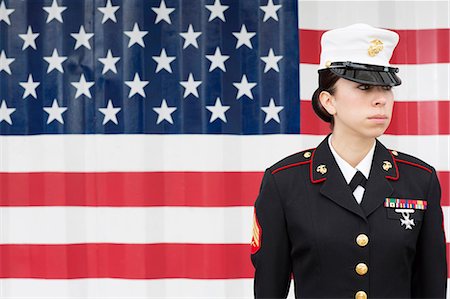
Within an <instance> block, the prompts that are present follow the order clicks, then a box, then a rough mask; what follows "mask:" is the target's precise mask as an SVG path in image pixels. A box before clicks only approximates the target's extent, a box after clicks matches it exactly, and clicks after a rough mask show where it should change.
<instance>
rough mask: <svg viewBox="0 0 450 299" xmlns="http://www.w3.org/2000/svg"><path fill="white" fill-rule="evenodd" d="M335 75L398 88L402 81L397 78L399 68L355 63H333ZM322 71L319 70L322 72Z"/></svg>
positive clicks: (363, 82) (362, 82) (355, 80)
mask: <svg viewBox="0 0 450 299" xmlns="http://www.w3.org/2000/svg"><path fill="white" fill-rule="evenodd" d="M327 69H329V70H330V71H332V72H333V73H334V74H336V75H337V76H339V77H342V78H345V79H347V80H350V81H353V82H357V83H361V84H368V85H379V86H397V85H400V84H401V83H402V80H400V78H399V77H398V76H397V74H396V73H398V68H393V67H384V66H379V65H370V64H360V63H353V62H348V61H347V62H333V63H332V64H331V65H330V67H329V68H327ZM320 71H321V70H319V72H320Z"/></svg>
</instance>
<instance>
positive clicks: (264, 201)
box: [251, 170, 291, 298]
mask: <svg viewBox="0 0 450 299" xmlns="http://www.w3.org/2000/svg"><path fill="white" fill-rule="evenodd" d="M254 225H256V226H258V228H256V231H255V228H254V230H253V233H254V238H255V237H256V239H257V244H253V243H254V242H253V241H252V256H251V259H252V263H253V266H254V267H255V280H254V294H255V298H286V297H287V295H288V292H289V285H290V281H291V259H290V243H289V237H288V233H287V228H286V219H285V216H284V210H283V205H282V202H281V198H280V194H279V192H278V189H277V186H276V183H275V180H274V177H273V175H272V174H271V173H270V171H268V170H267V171H266V172H265V174H264V178H263V181H262V184H261V189H260V193H259V195H258V198H257V200H256V202H255V221H254ZM258 232H259V236H255V233H256V234H258Z"/></svg>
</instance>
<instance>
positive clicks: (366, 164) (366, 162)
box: [328, 135, 376, 204]
mask: <svg viewBox="0 0 450 299" xmlns="http://www.w3.org/2000/svg"><path fill="white" fill-rule="evenodd" d="M332 136H333V135H330V137H329V138H328V145H329V146H330V149H331V153H332V154H333V156H334V159H335V160H336V163H337V165H338V166H339V169H340V170H341V172H342V174H343V175H344V179H345V181H346V182H347V184H349V183H350V181H351V180H352V178H353V176H354V175H355V174H356V172H357V171H358V170H359V171H361V173H362V174H363V175H364V177H365V178H366V179H368V178H369V173H370V168H371V166H372V160H373V154H374V152H375V144H376V142H374V143H373V146H372V148H371V149H370V151H369V152H368V153H367V155H366V156H365V157H364V159H362V160H361V162H359V164H358V165H356V167H355V168H354V167H353V166H351V165H350V164H349V163H348V162H347V161H345V160H344V159H342V158H341V156H339V154H338V153H337V152H336V151H335V150H334V148H333V145H332V144H331V138H332ZM364 191H365V189H364V188H363V187H362V186H357V187H356V189H355V191H353V196H354V197H355V199H356V201H357V202H358V204H360V203H361V201H362V198H363V195H364Z"/></svg>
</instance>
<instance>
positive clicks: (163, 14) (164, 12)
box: [152, 0, 175, 24]
mask: <svg viewBox="0 0 450 299" xmlns="http://www.w3.org/2000/svg"><path fill="white" fill-rule="evenodd" d="M152 10H153V11H154V12H155V13H156V19H155V24H158V23H159V22H161V21H165V22H166V23H168V24H172V22H171V20H170V16H169V15H170V14H171V13H172V12H173V11H174V10H175V8H167V7H166V3H165V2H164V0H161V3H160V4H159V7H152Z"/></svg>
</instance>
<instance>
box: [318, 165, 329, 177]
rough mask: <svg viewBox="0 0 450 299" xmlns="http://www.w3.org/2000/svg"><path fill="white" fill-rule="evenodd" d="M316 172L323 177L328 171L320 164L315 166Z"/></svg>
mask: <svg viewBox="0 0 450 299" xmlns="http://www.w3.org/2000/svg"><path fill="white" fill-rule="evenodd" d="M316 171H317V172H319V173H320V174H321V175H324V174H325V173H327V171H328V169H327V166H326V165H325V164H321V165H319V166H317V168H316Z"/></svg>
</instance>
